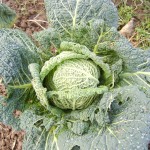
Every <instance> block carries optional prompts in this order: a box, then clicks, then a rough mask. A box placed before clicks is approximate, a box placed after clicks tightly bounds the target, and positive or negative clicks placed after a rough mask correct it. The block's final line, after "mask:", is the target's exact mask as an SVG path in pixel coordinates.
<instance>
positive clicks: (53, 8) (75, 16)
mask: <svg viewBox="0 0 150 150" xmlns="http://www.w3.org/2000/svg"><path fill="white" fill-rule="evenodd" d="M45 6H46V13H47V18H48V20H49V22H52V24H53V26H54V27H56V28H57V29H58V30H62V29H63V30H64V31H65V32H68V27H70V26H72V27H75V26H76V25H78V24H80V23H82V22H89V21H91V20H93V18H94V19H103V20H105V21H106V23H107V24H108V25H109V26H114V27H117V24H118V15H117V10H116V8H115V6H114V4H113V3H112V1H111V0H97V1H94V0H92V1H91V0H87V1H83V0H51V1H49V0H45Z"/></svg>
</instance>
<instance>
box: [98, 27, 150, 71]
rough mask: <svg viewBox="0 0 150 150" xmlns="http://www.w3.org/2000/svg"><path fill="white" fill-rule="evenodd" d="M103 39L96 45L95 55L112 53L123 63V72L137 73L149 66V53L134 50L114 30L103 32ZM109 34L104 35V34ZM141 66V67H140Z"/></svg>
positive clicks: (137, 49)
mask: <svg viewBox="0 0 150 150" xmlns="http://www.w3.org/2000/svg"><path fill="white" fill-rule="evenodd" d="M103 32H104V33H103V38H102V39H101V40H100V41H99V43H98V49H97V53H100V54H101V53H104V51H105V53H107V51H108V52H109V51H110V50H112V51H114V52H115V54H114V55H117V56H118V57H119V58H120V59H122V61H123V69H124V71H130V72H134V71H138V70H139V69H140V68H142V69H143V68H149V66H150V61H149V58H150V51H149V50H147V51H144V50H142V49H139V48H134V47H133V46H132V45H131V43H130V42H129V41H128V40H127V39H126V38H125V37H123V36H121V35H120V34H119V33H118V32H117V30H116V29H115V28H111V29H109V32H108V31H103ZM107 32H108V33H109V35H108V34H105V33H107ZM142 65H143V66H142Z"/></svg>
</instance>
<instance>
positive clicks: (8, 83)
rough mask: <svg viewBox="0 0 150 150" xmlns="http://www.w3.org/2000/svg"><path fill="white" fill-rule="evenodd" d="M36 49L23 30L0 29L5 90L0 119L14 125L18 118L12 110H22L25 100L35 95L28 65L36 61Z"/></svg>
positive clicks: (2, 76) (1, 67) (37, 59)
mask: <svg viewBox="0 0 150 150" xmlns="http://www.w3.org/2000/svg"><path fill="white" fill-rule="evenodd" d="M36 50H37V48H36V46H35V45H34V44H33V43H32V41H31V40H30V39H29V38H28V37H27V35H26V34H24V33H23V32H21V31H19V30H12V29H1V30H0V57H1V59H0V64H1V65H0V77H1V78H2V81H3V83H4V84H5V87H6V90H7V97H6V98H5V100H4V101H2V100H0V107H1V108H0V111H1V116H0V121H2V122H3V123H5V124H10V125H13V126H14V127H16V128H18V124H19V119H18V118H15V116H14V111H15V110H20V111H23V110H24V109H25V107H26V106H25V103H26V105H28V103H27V101H28V100H31V99H32V98H33V97H34V94H33V93H34V92H33V90H32V85H31V75H30V73H29V70H28V65H29V64H30V63H32V62H39V57H38V55H37V53H36ZM29 97H30V98H29ZM3 103H6V105H3ZM16 124H17V125H16Z"/></svg>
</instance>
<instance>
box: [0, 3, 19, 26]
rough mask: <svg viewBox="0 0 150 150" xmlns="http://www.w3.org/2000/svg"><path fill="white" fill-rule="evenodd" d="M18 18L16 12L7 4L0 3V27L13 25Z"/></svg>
mask: <svg viewBox="0 0 150 150" xmlns="http://www.w3.org/2000/svg"><path fill="white" fill-rule="evenodd" d="M15 20H16V13H15V11H13V10H12V9H10V8H9V7H8V6H7V5H5V4H3V3H2V4H0V28H8V27H11V26H13V24H14V23H15Z"/></svg>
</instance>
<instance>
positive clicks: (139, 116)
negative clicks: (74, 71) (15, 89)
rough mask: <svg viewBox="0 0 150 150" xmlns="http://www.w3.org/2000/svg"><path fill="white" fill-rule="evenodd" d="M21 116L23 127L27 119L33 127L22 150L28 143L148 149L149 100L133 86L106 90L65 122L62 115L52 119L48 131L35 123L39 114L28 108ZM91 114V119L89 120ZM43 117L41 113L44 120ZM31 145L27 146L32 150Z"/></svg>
mask: <svg viewBox="0 0 150 150" xmlns="http://www.w3.org/2000/svg"><path fill="white" fill-rule="evenodd" d="M90 110H92V111H90ZM82 112H83V113H82ZM84 112H86V113H84ZM78 113H79V114H78ZM81 114H82V116H81ZM23 116H24V118H22V123H23V126H24V121H25V120H26V122H28V125H29V128H30V127H32V130H30V131H29V132H28V134H27V135H26V139H28V140H25V141H24V145H25V146H27V147H24V149H25V150H28V149H29V147H28V145H32V147H33V146H35V147H41V149H45V150H49V149H52V150H55V149H57V150H59V149H61V150H66V149H71V150H73V149H75V148H76V149H79V150H80V149H82V150H87V149H88V150H94V149H99V148H101V149H104V150H105V149H112V150H115V149H119V150H120V149H125V150H128V149H137V150H138V149H139V150H141V149H147V146H148V142H149V139H150V130H149V128H150V125H149V124H150V100H149V98H147V97H146V95H145V94H144V93H143V92H141V91H140V90H139V89H138V88H137V87H134V86H126V87H124V88H118V89H114V90H113V91H111V92H107V93H105V94H104V95H103V97H102V99H101V101H97V102H95V103H93V106H92V105H91V106H89V108H86V109H85V110H79V111H78V110H76V111H72V113H71V115H69V116H68V117H67V118H66V119H67V120H66V121H67V122H66V121H65V118H62V120H64V121H63V122H59V120H55V121H56V122H55V123H54V122H53V123H52V124H53V125H52V124H51V125H52V126H51V127H50V128H49V131H48V132H47V131H46V129H45V128H41V127H42V126H39V127H37V125H36V124H39V123H38V122H39V121H40V120H41V119H42V117H41V116H37V115H35V113H34V112H28V111H27V112H26V113H24V114H23ZM86 116H87V117H86ZM92 116H93V119H92V120H93V121H92V120H91V119H90V117H92ZM78 117H79V118H78ZM44 118H45V117H44V116H43V120H44ZM108 118H109V120H108ZM49 120H50V119H49ZM65 122H66V123H67V126H66V125H65V124H66V123H65ZM63 123H65V124H64V125H63ZM30 125H31V126H30ZM32 125H33V126H32ZM42 125H44V124H42ZM62 125H63V127H62ZM44 126H46V124H45V125H44ZM25 128H27V127H26V126H25V127H24V129H25ZM33 131H34V132H33ZM37 132H38V134H37ZM73 132H74V133H73ZM42 138H43V139H44V140H43V139H42ZM27 143H28V145H27ZM32 147H30V148H31V149H34V148H32Z"/></svg>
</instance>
